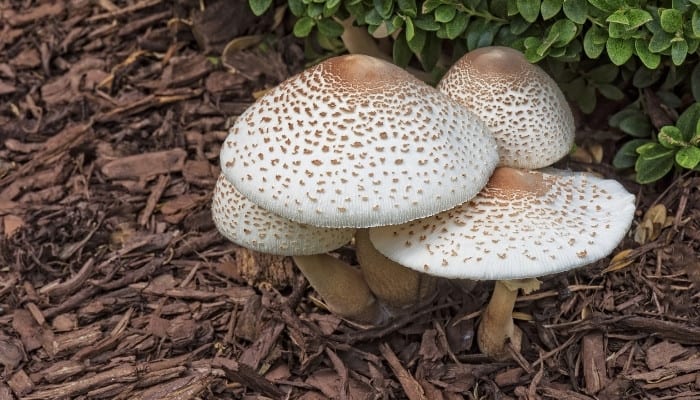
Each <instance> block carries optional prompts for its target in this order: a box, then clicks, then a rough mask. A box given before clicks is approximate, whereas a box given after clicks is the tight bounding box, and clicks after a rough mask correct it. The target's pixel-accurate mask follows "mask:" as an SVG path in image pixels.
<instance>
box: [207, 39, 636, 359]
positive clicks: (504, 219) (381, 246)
mask: <svg viewBox="0 0 700 400" xmlns="http://www.w3.org/2000/svg"><path fill="white" fill-rule="evenodd" d="M574 130H575V128H574V121H573V116H572V113H571V110H570V109H569V107H568V105H567V103H566V100H565V99H564V96H563V94H562V93H561V90H560V89H559V88H558V87H557V85H556V83H555V82H554V81H553V80H552V79H551V78H550V77H549V76H548V75H547V74H546V73H545V72H544V71H543V70H541V69H540V68H539V67H537V66H535V65H533V64H530V63H529V62H528V61H527V60H526V59H525V57H524V56H523V55H522V54H521V53H519V52H517V51H515V50H513V49H510V48H504V47H488V48H482V49H478V50H475V51H472V52H470V53H467V54H466V55H465V56H464V57H463V58H462V59H461V60H459V61H458V62H457V63H456V64H455V65H454V66H453V67H452V68H451V69H450V70H449V71H448V73H447V74H446V75H445V77H444V78H443V79H442V81H441V82H440V83H439V84H438V87H437V89H436V88H432V87H430V86H428V85H426V84H424V83H423V82H421V81H419V80H417V79H415V78H414V77H413V76H411V75H410V74H408V73H407V72H405V71H404V70H402V69H400V68H398V67H396V66H394V65H392V64H390V63H388V62H385V61H382V60H379V59H375V58H372V57H368V56H362V55H349V56H341V57H336V58H331V59H329V60H327V61H325V62H322V63H320V64H318V65H317V66H315V67H312V68H310V69H308V70H306V71H304V72H302V73H300V74H298V75H296V76H294V77H292V78H290V79H288V80H287V81H285V82H283V83H282V84H280V85H279V86H278V87H276V88H274V89H272V90H271V91H269V92H268V93H266V94H265V95H264V96H263V97H261V98H260V99H259V100H258V101H257V102H255V103H254V104H253V105H252V106H251V107H250V108H248V109H247V110H246V111H245V112H244V113H243V114H242V115H241V116H240V117H239V118H238V120H237V121H236V123H235V125H234V126H233V127H232V128H231V131H230V133H229V135H228V137H227V138H226V141H225V143H224V145H223V147H222V150H221V168H222V174H221V177H220V179H219V182H218V183H217V187H216V190H215V193H214V203H213V206H212V213H213V216H214V221H215V223H216V225H217V227H218V229H219V230H220V231H221V232H222V234H224V235H225V236H226V237H227V238H229V239H230V240H232V241H234V242H236V243H238V244H240V245H242V246H245V247H249V248H252V249H256V250H259V251H264V252H268V253H274V254H282V255H290V256H293V257H294V260H295V262H296V264H297V266H298V267H299V269H300V270H301V271H302V273H304V275H305V276H306V277H307V278H308V281H309V282H310V284H311V285H312V286H313V287H314V288H315V289H316V291H317V292H318V293H319V294H320V295H321V297H322V298H323V299H324V301H325V302H326V304H327V306H328V308H329V309H330V310H331V311H333V312H335V313H337V314H338V315H340V316H343V317H346V318H348V319H352V320H355V321H358V322H363V323H378V322H381V321H383V320H384V319H386V318H387V317H388V316H390V315H392V314H393V313H395V312H396V311H397V310H402V309H405V308H407V307H411V306H412V305H414V304H416V303H417V302H418V301H420V300H421V299H426V298H429V297H431V295H432V294H433V293H434V292H435V277H446V278H467V279H476V280H496V284H495V289H494V292H493V295H492V298H491V301H490V302H489V304H488V306H487V308H486V309H485V310H484V312H483V313H482V318H481V322H480V324H479V329H478V340H477V342H478V344H479V347H480V349H481V351H482V352H483V353H485V354H487V355H489V356H491V357H493V358H496V359H504V358H507V357H508V352H507V350H506V343H507V341H508V340H510V341H511V342H512V343H513V345H514V346H515V347H516V348H519V341H520V335H521V334H520V331H519V330H518V328H517V327H516V326H515V325H514V323H513V319H512V311H513V307H514V304H515V299H516V297H517V293H518V290H520V289H523V290H524V291H530V290H535V289H537V288H539V281H538V280H536V279H534V278H535V277H538V276H543V275H549V274H553V273H557V272H562V271H566V270H569V269H572V268H576V267H579V266H583V265H586V264H589V263H591V262H594V261H596V260H598V259H600V258H602V257H605V256H606V255H608V254H609V253H610V252H611V251H612V250H613V249H614V248H615V247H616V246H617V244H618V243H619V241H621V240H622V238H623V237H624V235H625V234H626V232H627V230H628V229H629V226H630V224H631V221H632V217H633V215H634V210H635V204H634V196H633V195H631V194H630V193H628V192H627V191H626V190H625V189H624V187H622V185H620V184H619V183H617V182H615V181H612V180H606V179H602V178H599V177H596V176H594V175H592V174H588V173H582V172H570V171H561V170H555V169H552V168H546V169H541V168H543V167H547V166H549V165H551V164H553V163H554V162H556V161H557V160H559V159H560V158H562V157H563V156H564V155H566V154H567V152H568V151H569V150H570V148H571V147H572V145H573V139H574ZM353 237H354V240H355V249H356V253H357V259H358V262H359V264H360V270H358V269H356V268H354V267H352V266H350V265H348V264H346V263H344V262H342V261H340V260H338V259H337V258H334V257H332V256H331V255H329V254H327V252H328V251H330V250H333V249H334V248H337V247H339V246H341V245H343V244H345V243H347V242H348V241H350V240H351V238H353Z"/></svg>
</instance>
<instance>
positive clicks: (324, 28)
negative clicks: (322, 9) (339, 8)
mask: <svg viewBox="0 0 700 400" xmlns="http://www.w3.org/2000/svg"><path fill="white" fill-rule="evenodd" d="M316 26H318V31H319V32H320V33H321V34H322V35H324V36H326V37H328V38H336V37H338V36H340V35H342V34H343V25H340V24H339V23H337V22H335V21H334V20H332V19H330V18H326V19H320V20H318V21H316Z"/></svg>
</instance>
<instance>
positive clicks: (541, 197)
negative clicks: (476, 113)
mask: <svg viewBox="0 0 700 400" xmlns="http://www.w3.org/2000/svg"><path fill="white" fill-rule="evenodd" d="M634 210H635V202H634V195H632V194H630V193H628V192H627V191H626V190H625V188H624V187H623V186H622V185H620V184H619V183H617V182H615V181H613V180H606V179H601V178H598V177H595V176H593V175H591V174H587V173H576V172H563V171H559V172H557V173H556V174H550V173H544V172H542V171H525V170H518V169H513V168H508V167H501V168H497V169H496V171H495V172H494V174H493V176H492V177H491V180H490V181H489V183H488V185H487V186H486V187H485V188H484V190H482V192H481V193H479V195H477V196H476V197H474V198H473V199H472V200H470V201H468V202H466V203H464V204H462V205H460V206H458V207H456V208H454V209H452V210H449V211H446V212H443V213H440V214H437V215H434V216H432V217H428V218H422V219H419V220H416V221H412V222H409V223H406V224H402V225H398V226H387V227H378V228H372V229H370V240H371V241H372V243H374V245H375V247H376V248H377V250H379V251H380V252H381V253H383V254H384V255H386V256H387V257H389V258H390V259H392V260H394V261H396V262H398V263H400V264H402V265H404V266H406V267H409V268H413V269H415V270H418V271H423V272H426V273H428V274H431V275H437V276H443V277H447V278H468V279H480V280H504V279H519V278H532V277H537V276H543V275H548V274H553V273H557V272H562V271H566V270H569V269H572V268H576V267H579V266H583V265H585V264H589V263H591V262H593V261H596V260H598V259H600V258H603V257H605V256H606V255H608V254H609V253H610V252H611V251H612V250H613V249H614V248H615V247H616V246H617V244H618V243H619V242H620V241H621V240H622V238H623V237H624V235H625V233H626V232H627V230H628V229H629V227H630V224H631V222H632V218H633V216H634Z"/></svg>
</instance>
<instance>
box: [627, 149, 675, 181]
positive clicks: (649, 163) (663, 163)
mask: <svg viewBox="0 0 700 400" xmlns="http://www.w3.org/2000/svg"><path fill="white" fill-rule="evenodd" d="M673 164H674V158H673V152H671V153H670V154H668V155H667V156H665V157H661V158H656V159H646V158H644V157H642V156H640V157H639V158H637V162H636V163H635V165H634V169H635V171H637V182H639V183H641V184H647V183H652V182H656V181H658V180H659V179H661V178H663V177H664V175H666V174H668V173H669V171H671V169H672V168H673Z"/></svg>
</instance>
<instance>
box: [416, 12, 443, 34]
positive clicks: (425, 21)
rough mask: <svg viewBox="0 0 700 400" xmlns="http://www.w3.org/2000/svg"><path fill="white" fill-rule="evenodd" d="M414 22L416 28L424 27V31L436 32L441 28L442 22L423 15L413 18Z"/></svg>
mask: <svg viewBox="0 0 700 400" xmlns="http://www.w3.org/2000/svg"><path fill="white" fill-rule="evenodd" d="M413 24H414V25H415V26H416V28H419V29H422V30H424V31H428V32H435V31H437V30H438V29H440V24H438V23H437V22H435V20H434V19H432V18H429V17H426V16H422V17H420V18H416V19H414V20H413Z"/></svg>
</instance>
